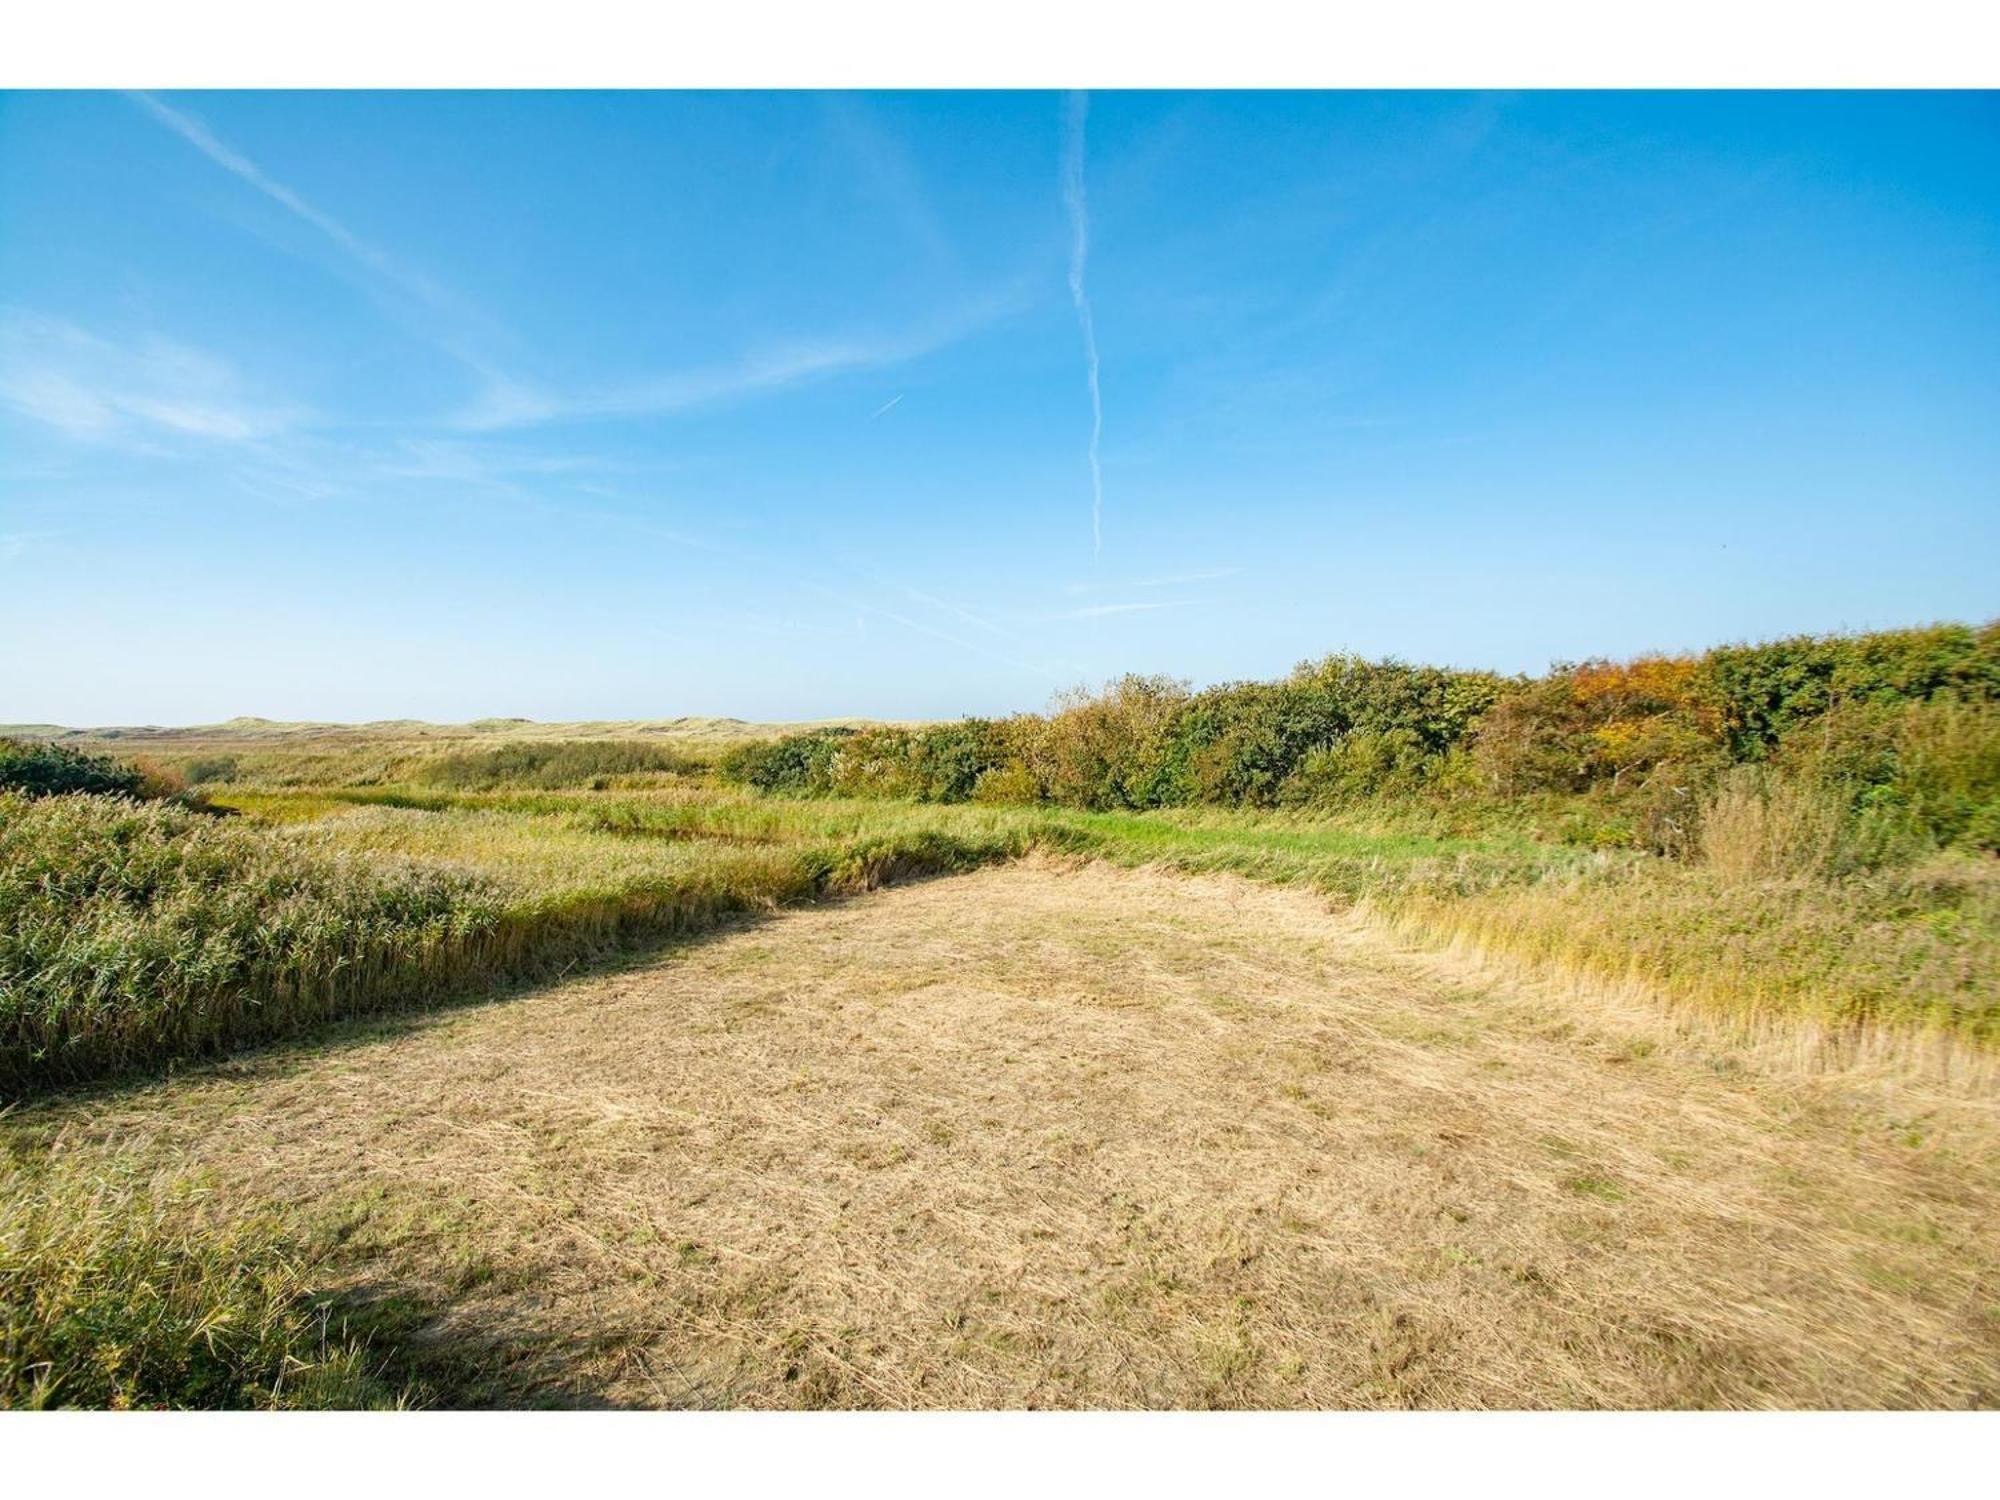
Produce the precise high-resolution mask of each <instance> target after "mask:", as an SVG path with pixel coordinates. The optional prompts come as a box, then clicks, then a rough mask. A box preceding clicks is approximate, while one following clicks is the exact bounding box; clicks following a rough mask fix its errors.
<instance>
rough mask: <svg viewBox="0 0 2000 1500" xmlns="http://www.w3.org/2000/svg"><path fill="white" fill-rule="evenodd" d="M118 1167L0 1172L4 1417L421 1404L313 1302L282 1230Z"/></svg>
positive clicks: (190, 1190) (306, 1271)
mask: <svg viewBox="0 0 2000 1500" xmlns="http://www.w3.org/2000/svg"><path fill="white" fill-rule="evenodd" d="M201 1198H202V1191H201V1188H200V1185H199V1183H197V1182H195V1181H193V1180H190V1179H187V1178H179V1179H171V1178H161V1177H150V1176H146V1175H143V1174H142V1173H140V1172H139V1171H138V1170H137V1169H136V1168H133V1167H131V1166H130V1165H129V1164H122V1163H120V1162H118V1161H116V1160H115V1159H114V1160H112V1161H110V1162H108V1163H107V1162H103V1161H99V1162H97V1163H95V1164H93V1165H92V1166H91V1167H89V1168H88V1169H84V1168H79V1167H74V1166H71V1165H69V1164H67V1163H66V1162H64V1161H62V1160H60V1159H51V1158H48V1157H46V1156H35V1157H31V1158H27V1159H19V1160H8V1161H6V1162H4V1163H0V1409H41V1408H48V1407H88V1408H97V1409H103V1408H190V1407H212V1408H220V1407H227V1408H243V1407H250V1408H266V1409H268V1408H276V1407H307V1408H324V1407H342V1408H356V1407H384V1406H401V1405H405V1404H409V1403H410V1402H411V1400H412V1399H413V1398H414V1397H415V1396H417V1395H418V1392H417V1391H416V1390H415V1389H414V1388H412V1387H410V1386H407V1385H403V1384H400V1383H398V1382H396V1381H394V1380H392V1379H389V1378H387V1377H385V1376H384V1375H383V1374H382V1373H381V1364H382V1360H381V1357H380V1356H379V1355H378V1354H377V1353H376V1352H375V1351H374V1350H373V1349H372V1347H371V1345H370V1343H369V1340H368V1339H367V1338H366V1337H364V1336H361V1335H359V1334H357V1333H356V1332H355V1331H353V1330H352V1329H350V1328H349V1327H348V1326H347V1323H346V1321H345V1319H344V1318H343V1316H342V1315H341V1313H340V1312H339V1310H338V1309H337V1307H336V1306H335V1304H334V1303H333V1302H332V1301H331V1300H330V1299H328V1298H327V1297H325V1296H323V1295H319V1294H316V1293H315V1291H314V1289H313V1281H312V1272H313V1270H314V1261H313V1258H312V1256H311V1255H310V1254H309V1252H308V1251H307V1249H306V1248H305V1246H304V1244H303V1242H302V1241H300V1240H299V1239H298V1238H297V1237H296V1236H295V1235H294V1234H293V1233H292V1232H291V1231H290V1230H289V1229H288V1227H287V1226H286V1225H285V1224H284V1223H282V1222H281V1221H280V1220H278V1219H277V1218H275V1217H274V1216H271V1215H260V1216H257V1217H253V1218H250V1219H247V1220H239V1221H237V1222H233V1223H223V1224H206V1223H204V1222H203V1220H202V1217H201V1208H202V1204H201Z"/></svg>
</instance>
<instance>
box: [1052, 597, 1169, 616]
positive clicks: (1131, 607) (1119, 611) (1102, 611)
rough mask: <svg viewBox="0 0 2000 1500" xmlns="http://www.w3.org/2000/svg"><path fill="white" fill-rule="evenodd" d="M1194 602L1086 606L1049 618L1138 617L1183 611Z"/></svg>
mask: <svg viewBox="0 0 2000 1500" xmlns="http://www.w3.org/2000/svg"><path fill="white" fill-rule="evenodd" d="M1191 602H1192V601H1191V600H1187V599H1141V600H1133V601H1132V602H1130V603H1126V604H1086V605H1084V606H1083V607H1082V608H1080V609H1066V610H1064V611H1063V612H1062V613H1061V614H1058V615H1052V616H1050V617H1049V618H1051V619H1056V620H1095V619H1099V618H1101V617H1102V616H1105V615H1136V614H1144V613H1147V612H1149V611H1152V610H1156V609H1183V608H1185V607H1186V606H1187V605H1188V604H1190V603H1191Z"/></svg>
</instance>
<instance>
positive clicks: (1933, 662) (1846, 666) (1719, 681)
mask: <svg viewBox="0 0 2000 1500" xmlns="http://www.w3.org/2000/svg"><path fill="white" fill-rule="evenodd" d="M1701 675H1702V679H1703V680H1702V684H1701V692H1702V695H1703V697H1704V698H1705V699H1706V701H1707V702H1708V703H1709V704H1710V705H1711V706H1712V707H1713V708H1714V710H1715V711H1716V712H1717V713H1718V714H1719V716H1720V718H1721V722H1722V729H1723V732H1724V733H1725V734H1726V735H1727V737H1728V742H1729V749H1730V753H1731V755H1732V756H1733V757H1734V758H1735V759H1737V760H1761V759H1763V758H1764V757H1765V756H1767V755H1769V754H1770V753H1771V752H1772V751H1773V750H1774V749H1776V747H1777V746H1778V745H1779V744H1780V743H1781V742H1783V741H1784V740H1786V739H1788V738H1789V737H1790V736H1791V735H1792V734H1793V733H1794V732H1795V731H1797V730H1798V729H1799V728H1800V727H1801V726H1802V725H1804V724H1808V723H1811V722H1813V721H1815V720H1817V719H1818V718H1819V717H1820V716H1821V715H1823V714H1826V713H1827V712H1829V711H1830V710H1833V709H1835V708H1838V707H1843V706H1854V705H1875V706H1881V705H1896V704H1901V703H1908V702H1922V703H1928V702H1931V701H1933V700H1935V699H1940V698H1944V697H1951V698H1955V699H1957V700H1959V701H1961V702H1967V703H1988V702H1992V701H1994V700H1995V699H2000V621H1990V622H1988V623H1987V624H1985V625H1979V626H1972V625H1930V626H1924V627H1920V628H1918V629H1913V630H1882V631H1875V632H1873V633H1870V634H1867V635H1826V636H1812V635H1802V636H1793V637H1791V638H1789V639H1787V640H1781V641H1771V642H1767V643H1765V644H1763V645H1757V646H1724V647H1721V648H1718V649H1717V650H1714V651H1711V652H1709V653H1708V654H1707V655H1706V656H1705V657H1703V658H1702V662H1701Z"/></svg>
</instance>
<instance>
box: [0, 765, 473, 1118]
mask: <svg viewBox="0 0 2000 1500" xmlns="http://www.w3.org/2000/svg"><path fill="white" fill-rule="evenodd" d="M500 915H501V904H500V901H499V899H498V895H497V892H496V891H495V890H494V889H493V888H492V886H491V884H490V882H486V881H483V880H481V879H479V878H478V877H476V876H473V875H470V874H466V873H462V872H457V871H450V870H444V869H425V868H420V867H417V866H414V865H411V864H409V863H407V862H383V861H364V860H359V859H354V858H351V857H350V858H343V857H340V856H338V855H326V854H321V853H317V852H315V851H314V850H312V849H310V848H309V847H307V846H305V845H304V844H302V843H301V842H299V841H297V840H292V839H287V838H285V837H283V836H282V835H274V834H272V833H269V832H266V831H264V830H260V829H251V828H241V827H236V826H232V825H231V824H229V823H224V822H220V821H218V820H216V819H212V818H208V817H204V816H201V815H200V814H197V813H193V812H190V811H187V810H186V809H182V808H177V807H172V806H168V805H163V804H158V803H150V804H149V803H138V802H131V801H127V800H124V799H122V798H113V797H102V796H90V795H88V794H80V793H73V794H69V795H65V796H57V797H46V798H39V799H35V800H28V799H24V798H21V797H19V796H18V795H15V794H6V795H0V1087H6V1088H18V1087H20V1086H22V1085H23V1084H26V1083H28V1082H30V1081H33V1080H38V1079H41V1080H47V1079H61V1078H71V1077H84V1076H90V1075H93V1074H98V1073H103V1072H108V1071H113V1070H116V1069H118V1068H120V1067H125V1066H130V1065H133V1064H135V1063H146V1064H157V1063H158V1062H160V1061H162V1060H164V1059H167V1058H172V1057H185V1056H190V1055H198V1054H200V1053H203V1052H210V1051H214V1050H218V1049H220V1048H224V1047H227V1046H231V1045H240V1044H241V1043H243V1042H246V1041H253V1040H259V1039H262V1038H265V1037H268V1036H272V1035H276V1034H279V1033H282V1032H285V1031H289V1030H293V1029H296V1028H297V1027H299V1026H300V1025H303V1024H305V1023H306V1022H308V1021H310V1020H314V1019H321V1018H324V1017H327V1016H331V1015H339V1014H343V1013H348V1012H351V1011H354V1010H356V1009H362V1008H366V1007H368V1006H371V1005H374V1004H380V1003H386V1002H389V1001H391V1000H393V999H396V998H398V997H402V996H407V995H409V994H411V993H413V992H416V991H418V990H420V989H421V988H422V987H424V986H425V985H428V984H435V983H438V982H440V981H443V980H447V979H449V978H450V977H451V975H452V971H453V969H454V967H455V960H456V958H457V956H458V955H459V954H461V953H463V952H464V951H465V950H466V949H467V947H468V946H469V945H476V943H477V942H478V940H479V939H480V938H481V937H483V936H486V935H488V934H491V933H492V932H493V931H494V930H495V928H496V927H497V925H498V923H499V920H500Z"/></svg>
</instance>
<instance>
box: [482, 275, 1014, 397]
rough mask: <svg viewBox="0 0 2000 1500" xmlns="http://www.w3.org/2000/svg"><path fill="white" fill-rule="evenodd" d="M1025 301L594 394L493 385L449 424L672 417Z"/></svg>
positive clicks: (801, 381)
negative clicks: (503, 388) (887, 333)
mask: <svg viewBox="0 0 2000 1500" xmlns="http://www.w3.org/2000/svg"><path fill="white" fill-rule="evenodd" d="M1026 302H1027V288H1026V285H1025V283H1018V282H1017V283H1014V284H1012V285H1009V286H1006V287H1003V288H1001V289H1000V290H999V291H997V292H995V293H992V294H989V295H987V296H983V297H978V298H974V299H972V300H970V301H968V302H966V303H964V304H962V305H961V306H959V307H958V308H956V309H954V310H953V311H951V312H950V313H948V314H946V315H944V316H942V317H939V318H937V319H934V320H933V321H931V322H930V323H928V324H924V325H921V326H919V327H917V328H914V329H911V330H909V331H907V332H905V333H902V334H897V335H890V336H886V337H881V336H878V337H857V338H839V339H830V340H824V341H799V342H793V343H787V344H779V345H773V346H771V347H768V348H766V349H764V350H761V351H759V352H757V353H754V354H750V355H746V356H744V357H743V358H740V359H737V360H735V361H732V362H728V363H722V364H716V365H710V366H706V367H701V368H696V369H691V370H680V371H676V372H674V373H672V374H669V375H662V376H653V377H649V378H647V379H643V380H637V381H632V382H629V383H626V384H620V385H609V386H605V387H602V388H600V389H597V390H594V391H591V390H585V391H573V392H566V393H565V392H556V391H549V390H534V389H531V388H528V387H521V386H516V387H514V388H512V389H509V390H506V391H504V392H500V393H498V395H497V396H496V394H495V393H494V392H493V391H492V390H490V389H489V391H488V392H487V393H486V394H485V395H483V396H482V397H481V398H480V399H479V400H478V401H476V402H475V403H474V404H473V405H471V406H469V407H467V408H465V409H464V410H462V411H460V412H458V413H457V414H456V415H455V416H453V417H452V418H451V419H450V424H449V425H451V426H453V427H457V428H460V429H462V430H465V431H469V432H492V431H497V430H500V429H503V428H509V427H529V426H540V425H544V424H548V423H554V422H586V421H598V420H605V419H612V418H620V417H644V416H665V415H669V414H671V413H674V412H680V411H690V410H693V409H695V408H698V407H704V406H716V405H721V404H724V403H727V402H731V401H741V400H747V399H751V398H754V397H758V396H768V395H775V394H777V393H779V392H781V391H787V390H792V389H795V388H797V387H800V386H804V385H809V384H813V383H816V382H819V381H825V380H831V379H834V378H836V377H838V376H841V375H850V374H858V373H861V372H862V371H866V370H880V369H888V368H890V367H892V366H896V365H902V364H908V363H910V362H911V361H913V360H918V359H922V358H923V357H924V356H926V355H928V354H934V353H936V352H937V351H939V350H940V349H943V348H945V347H947V346H948V345H951V344H955V343H957V342H959V341H960V340H961V339H964V338H968V337H970V336H971V335H972V334H974V333H977V332H978V331H979V330H981V329H983V328H985V327H987V326H989V325H990V324H992V323H995V322H997V321H999V320H1000V319H1002V318H1004V317H1007V316H1008V315H1010V314H1012V313H1014V312H1016V311H1018V310H1019V309H1020V308H1021V307H1023V306H1025V305H1026ZM901 399H902V397H900V396H898V397H897V398H896V399H895V400H894V401H891V402H889V404H888V406H885V407H883V408H881V410H878V411H877V412H876V413H875V416H878V417H879V416H881V415H882V413H883V412H884V411H887V410H888V409H889V407H892V406H894V405H895V404H896V401H900V400H901ZM870 420H873V418H871V419H870Z"/></svg>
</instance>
